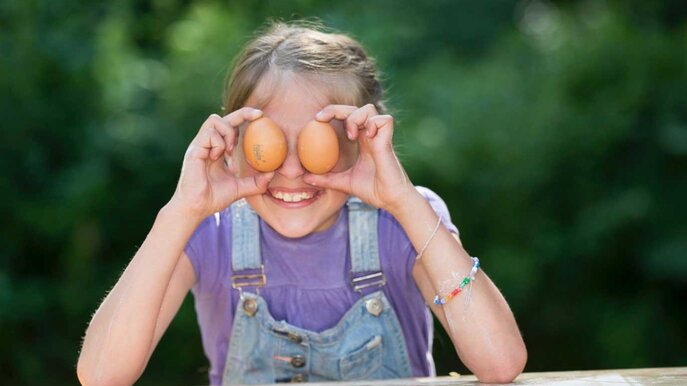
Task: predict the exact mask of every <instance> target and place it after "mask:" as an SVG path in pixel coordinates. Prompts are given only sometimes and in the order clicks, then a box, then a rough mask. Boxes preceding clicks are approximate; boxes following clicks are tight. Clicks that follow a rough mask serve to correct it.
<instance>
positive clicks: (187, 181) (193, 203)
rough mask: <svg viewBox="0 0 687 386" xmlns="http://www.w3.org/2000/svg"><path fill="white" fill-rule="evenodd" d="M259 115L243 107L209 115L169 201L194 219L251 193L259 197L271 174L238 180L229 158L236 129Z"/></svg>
mask: <svg viewBox="0 0 687 386" xmlns="http://www.w3.org/2000/svg"><path fill="white" fill-rule="evenodd" d="M261 116H262V111H260V110H256V109H253V108H250V107H243V108H241V109H239V110H236V111H234V112H232V113H231V114H229V115H226V116H224V117H220V116H219V115H217V114H212V115H210V116H209V117H208V119H206V120H205V122H204V123H203V124H202V126H201V127H200V130H198V134H197V135H196V137H195V138H194V139H193V140H192V141H191V144H190V145H189V146H188V149H187V150H186V154H185V155H184V163H183V166H182V167H181V176H180V177H179V183H178V184H177V188H176V191H175V192H174V195H173V196H172V199H171V200H170V203H171V204H173V205H174V206H175V207H177V208H180V209H181V210H183V211H184V212H186V213H189V214H190V215H192V216H197V219H202V218H205V217H207V216H208V215H210V214H212V213H215V212H218V211H220V210H222V209H224V208H226V207H227V206H229V205H231V203H233V202H234V201H236V200H238V199H240V198H243V197H245V196H250V195H253V194H262V193H264V192H265V191H266V189H267V184H268V183H269V182H270V180H271V179H272V177H273V176H274V172H270V173H260V174H256V175H254V176H250V177H245V178H238V177H236V170H235V168H234V166H233V162H231V161H228V162H227V163H225V157H224V156H225V154H226V155H227V156H228V158H229V159H231V154H232V150H233V149H234V147H235V145H236V144H237V142H238V127H239V126H240V125H241V124H242V123H244V122H247V121H252V120H255V119H257V118H259V117H261Z"/></svg>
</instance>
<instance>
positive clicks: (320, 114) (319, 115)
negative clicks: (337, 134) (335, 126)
mask: <svg viewBox="0 0 687 386" xmlns="http://www.w3.org/2000/svg"><path fill="white" fill-rule="evenodd" d="M322 117H324V112H322V111H320V112H319V113H317V115H316V116H315V118H319V119H322Z"/></svg>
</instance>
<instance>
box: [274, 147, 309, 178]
mask: <svg viewBox="0 0 687 386" xmlns="http://www.w3.org/2000/svg"><path fill="white" fill-rule="evenodd" d="M296 142H297V141H293V140H292V141H287V143H288V145H287V146H288V150H287V152H286V159H285V160H284V163H283V164H281V166H280V167H279V169H277V173H279V174H281V175H282V176H284V177H286V178H298V177H300V176H302V175H303V174H305V168H303V165H302V164H301V160H300V159H298V149H297V143H296Z"/></svg>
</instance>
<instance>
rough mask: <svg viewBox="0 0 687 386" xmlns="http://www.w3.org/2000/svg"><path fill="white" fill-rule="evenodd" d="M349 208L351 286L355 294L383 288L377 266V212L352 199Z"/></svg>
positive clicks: (384, 282)
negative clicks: (367, 289)
mask: <svg viewBox="0 0 687 386" xmlns="http://www.w3.org/2000/svg"><path fill="white" fill-rule="evenodd" d="M346 204H347V205H348V239H349V245H350V251H351V286H352V287H353V290H354V291H356V292H360V293H363V291H362V290H363V289H366V288H375V287H382V286H384V284H386V279H385V278H384V273H383V272H382V271H381V265H380V263H379V246H378V243H377V216H378V211H377V208H374V207H372V206H370V205H367V204H365V203H364V202H362V201H361V200H360V199H359V198H357V197H351V198H349V199H348V202H347V203H346Z"/></svg>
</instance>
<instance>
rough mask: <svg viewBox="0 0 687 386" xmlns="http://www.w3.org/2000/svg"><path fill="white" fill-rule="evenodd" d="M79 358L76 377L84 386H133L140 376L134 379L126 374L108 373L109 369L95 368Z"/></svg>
mask: <svg viewBox="0 0 687 386" xmlns="http://www.w3.org/2000/svg"><path fill="white" fill-rule="evenodd" d="M85 362H86V361H85V360H83V359H82V358H79V362H78V363H77V365H76V377H77V378H78V380H79V383H80V384H81V385H83V386H121V385H133V384H134V383H135V382H136V380H137V379H138V378H139V377H138V376H135V377H132V376H131V375H129V374H126V373H125V372H116V371H115V372H113V371H108V369H107V368H100V369H97V368H94V367H92V366H89V365H87V364H86V363H85Z"/></svg>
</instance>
